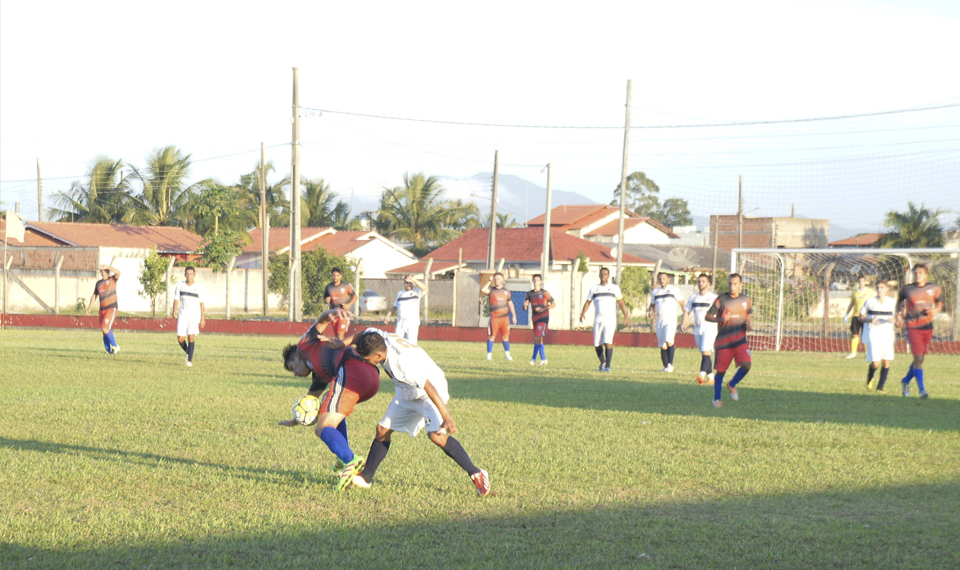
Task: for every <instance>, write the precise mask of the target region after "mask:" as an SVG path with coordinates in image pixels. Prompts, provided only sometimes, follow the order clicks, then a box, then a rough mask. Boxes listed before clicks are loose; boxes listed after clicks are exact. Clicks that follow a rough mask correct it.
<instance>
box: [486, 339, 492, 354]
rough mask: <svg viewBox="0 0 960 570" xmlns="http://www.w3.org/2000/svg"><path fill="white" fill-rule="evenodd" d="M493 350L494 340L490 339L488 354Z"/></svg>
mask: <svg viewBox="0 0 960 570" xmlns="http://www.w3.org/2000/svg"><path fill="white" fill-rule="evenodd" d="M492 352H493V341H492V340H488V341H487V354H490V353H492Z"/></svg>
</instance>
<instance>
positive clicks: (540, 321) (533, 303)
mask: <svg viewBox="0 0 960 570" xmlns="http://www.w3.org/2000/svg"><path fill="white" fill-rule="evenodd" d="M556 306H557V303H556V301H554V300H553V296H552V295H550V293H549V292H547V290H546V289H544V288H543V277H542V276H541V275H540V274H539V273H537V274H535V275H534V276H533V289H531V290H530V291H527V297H526V298H525V299H524V300H523V310H524V311H526V310H527V309H531V310H532V311H533V357H532V358H531V359H530V365H531V366H533V365H535V364H536V363H537V355H538V354H539V355H540V365H541V366H542V365H544V364H546V363H547V353H546V352H544V350H543V338H544V337H545V336H547V328H548V327H549V326H550V309H552V308H554V307H556Z"/></svg>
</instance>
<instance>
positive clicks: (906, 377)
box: [901, 364, 917, 384]
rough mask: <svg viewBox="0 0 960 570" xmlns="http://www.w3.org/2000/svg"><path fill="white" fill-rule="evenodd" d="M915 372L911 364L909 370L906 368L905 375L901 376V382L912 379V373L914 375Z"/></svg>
mask: <svg viewBox="0 0 960 570" xmlns="http://www.w3.org/2000/svg"><path fill="white" fill-rule="evenodd" d="M916 373H917V371H916V370H914V369H913V365H912V364H911V365H910V370H907V375H906V376H904V377H903V380H901V382H903V383H904V384H909V383H910V381H911V380H913V378H914V375H916Z"/></svg>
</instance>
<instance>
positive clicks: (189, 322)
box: [177, 315, 200, 336]
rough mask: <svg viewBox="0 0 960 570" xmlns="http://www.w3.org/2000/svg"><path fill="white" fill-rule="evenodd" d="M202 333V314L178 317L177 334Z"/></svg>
mask: <svg viewBox="0 0 960 570" xmlns="http://www.w3.org/2000/svg"><path fill="white" fill-rule="evenodd" d="M198 334H200V315H181V316H180V318H179V319H177V336H189V335H198Z"/></svg>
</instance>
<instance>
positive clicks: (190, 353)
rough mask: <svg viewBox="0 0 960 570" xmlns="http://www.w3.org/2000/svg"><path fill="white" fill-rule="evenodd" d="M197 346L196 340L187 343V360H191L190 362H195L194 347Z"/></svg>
mask: <svg viewBox="0 0 960 570" xmlns="http://www.w3.org/2000/svg"><path fill="white" fill-rule="evenodd" d="M196 346H197V343H195V342H191V343H190V344H188V345H187V360H189V361H190V362H193V350H194V348H196Z"/></svg>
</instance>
